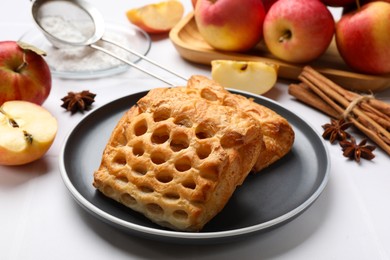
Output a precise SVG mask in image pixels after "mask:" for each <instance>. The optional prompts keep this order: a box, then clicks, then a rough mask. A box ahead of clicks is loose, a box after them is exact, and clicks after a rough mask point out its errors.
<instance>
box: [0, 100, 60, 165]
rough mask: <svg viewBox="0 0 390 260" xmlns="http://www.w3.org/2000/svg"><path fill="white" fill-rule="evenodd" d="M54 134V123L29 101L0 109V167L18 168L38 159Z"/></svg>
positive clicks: (50, 117) (45, 112) (46, 113)
mask: <svg viewBox="0 0 390 260" xmlns="http://www.w3.org/2000/svg"><path fill="white" fill-rule="evenodd" d="M56 134H57V120H56V119H55V118H54V117H53V116H52V115H51V114H50V112H49V111H47V110H46V109H44V108H43V107H41V106H39V105H36V104H34V103H31V102H28V101H19V100H15V101H8V102H5V103H4V104H3V105H2V106H1V107H0V165H21V164H26V163H29V162H32V161H35V160H37V159H39V158H41V157H42V156H43V155H44V154H45V153H46V152H47V150H48V149H49V148H50V146H51V145H52V143H53V141H54V138H55V136H56Z"/></svg>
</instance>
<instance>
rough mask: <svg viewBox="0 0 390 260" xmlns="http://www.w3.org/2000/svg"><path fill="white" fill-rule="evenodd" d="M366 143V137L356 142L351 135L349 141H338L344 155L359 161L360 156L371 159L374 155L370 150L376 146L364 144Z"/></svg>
mask: <svg viewBox="0 0 390 260" xmlns="http://www.w3.org/2000/svg"><path fill="white" fill-rule="evenodd" d="M366 143H367V139H363V140H362V141H361V142H360V143H359V144H357V143H356V140H355V138H353V137H351V138H350V140H349V141H348V140H344V141H340V146H341V148H342V150H343V152H344V153H343V155H344V156H345V157H348V158H350V159H353V160H355V161H357V162H360V158H364V159H367V160H372V159H373V158H374V157H375V155H374V154H373V153H372V151H374V150H375V148H376V147H375V146H373V145H366Z"/></svg>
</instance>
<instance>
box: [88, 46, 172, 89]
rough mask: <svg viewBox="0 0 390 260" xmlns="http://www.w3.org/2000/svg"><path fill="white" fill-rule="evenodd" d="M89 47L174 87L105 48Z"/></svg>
mask: <svg viewBox="0 0 390 260" xmlns="http://www.w3.org/2000/svg"><path fill="white" fill-rule="evenodd" d="M89 46H90V47H91V48H94V49H96V50H99V51H102V52H104V53H106V54H108V55H110V56H112V57H114V58H116V59H118V60H120V61H122V62H124V63H126V64H128V65H130V66H132V67H134V68H136V69H138V70H140V71H142V72H144V73H146V74H148V75H150V76H152V77H154V78H156V79H158V80H161V81H162V82H164V83H167V84H168V85H171V86H173V87H174V86H175V84H173V83H172V82H169V81H167V80H165V79H163V78H161V77H160V76H158V75H156V74H154V73H152V72H150V71H147V70H145V69H143V68H141V67H140V66H138V65H136V64H134V63H133V62H131V61H129V60H126V59H123V58H121V57H119V56H118V55H116V54H115V53H113V52H111V51H109V50H107V49H105V48H102V47H100V46H97V45H95V44H90V45H89Z"/></svg>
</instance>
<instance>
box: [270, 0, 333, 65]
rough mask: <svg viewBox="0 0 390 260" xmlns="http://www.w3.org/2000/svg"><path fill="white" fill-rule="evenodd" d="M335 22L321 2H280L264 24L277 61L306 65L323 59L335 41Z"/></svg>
mask: <svg viewBox="0 0 390 260" xmlns="http://www.w3.org/2000/svg"><path fill="white" fill-rule="evenodd" d="M334 31H335V22H334V19H333V16H332V14H331V13H330V11H329V10H328V8H327V7H326V6H325V5H324V4H323V3H322V2H320V1H318V0H279V1H277V2H276V3H274V4H273V5H272V6H271V8H270V9H269V11H268V13H267V15H266V17H265V20H264V41H265V44H266V46H267V48H268V50H269V51H270V52H271V53H272V54H273V55H275V56H276V57H277V58H279V59H282V60H285V61H288V62H292V63H305V62H309V61H312V60H314V59H316V58H318V57H319V56H321V55H322V54H323V53H324V52H325V51H326V49H327V48H328V46H329V44H330V42H331V41H332V38H333V35H334Z"/></svg>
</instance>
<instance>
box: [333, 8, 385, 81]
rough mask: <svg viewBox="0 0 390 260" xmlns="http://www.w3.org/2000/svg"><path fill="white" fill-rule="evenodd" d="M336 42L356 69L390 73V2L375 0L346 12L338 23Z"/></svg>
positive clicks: (348, 61) (342, 54)
mask: <svg viewBox="0 0 390 260" xmlns="http://www.w3.org/2000/svg"><path fill="white" fill-rule="evenodd" d="M336 44H337V48H338V50H339V53H340V55H341V57H342V58H343V59H344V61H345V63H346V64H348V65H349V66H350V67H351V68H352V69H354V70H356V71H359V72H362V73H369V74H385V73H390V3H386V2H383V1H377V2H371V3H368V4H365V5H363V6H362V7H361V8H360V9H358V10H356V11H353V12H350V13H347V14H344V15H343V16H342V17H341V19H340V20H339V21H338V23H337V24H336Z"/></svg>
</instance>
